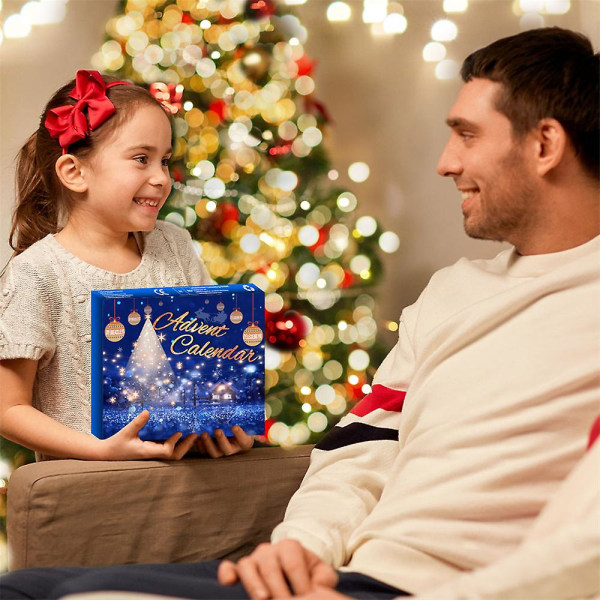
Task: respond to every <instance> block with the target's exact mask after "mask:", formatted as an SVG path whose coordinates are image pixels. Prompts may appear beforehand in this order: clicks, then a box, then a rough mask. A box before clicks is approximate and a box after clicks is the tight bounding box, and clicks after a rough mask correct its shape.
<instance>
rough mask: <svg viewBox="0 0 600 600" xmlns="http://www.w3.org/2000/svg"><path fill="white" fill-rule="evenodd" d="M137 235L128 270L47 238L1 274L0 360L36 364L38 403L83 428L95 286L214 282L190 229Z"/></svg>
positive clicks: (167, 226) (162, 227)
mask: <svg viewBox="0 0 600 600" xmlns="http://www.w3.org/2000/svg"><path fill="white" fill-rule="evenodd" d="M135 235H136V240H137V242H138V245H139V247H140V249H141V251H142V259H141V262H140V264H139V265H138V266H137V267H136V268H135V269H134V270H133V271H130V272H129V273H123V274H120V273H113V272H111V271H106V270H104V269H100V268H98V267H95V266H92V265H90V264H88V263H86V262H84V261H82V260H80V259H79V258H77V257H76V256H74V255H73V254H71V253H70V252H68V251H67V250H66V249H65V248H64V247H63V246H61V244H60V243H59V242H58V241H57V240H56V239H55V238H54V236H52V235H47V236H46V237H45V238H43V239H42V240H40V241H39V242H37V243H35V244H33V245H32V246H31V247H30V248H28V249H27V250H25V252H23V253H22V254H19V255H18V256H16V257H15V258H13V259H12V260H11V261H10V263H9V264H8V267H7V269H6V272H5V273H4V275H3V277H2V281H1V284H0V359H11V358H27V359H31V360H37V361H39V363H38V369H37V373H36V377H35V382H34V387H33V406H34V407H35V408H37V409H39V410H40V411H42V412H43V413H45V414H47V415H49V416H50V417H52V418H53V419H55V420H56V421H59V422H60V423H63V424H64V425H67V426H69V427H71V428H73V429H77V430H79V431H83V432H88V433H89V431H90V365H91V362H90V360H91V351H90V349H91V344H90V342H91V339H92V338H91V322H90V317H91V315H90V291H91V290H94V289H127V288H144V287H163V286H178V285H205V284H211V283H213V281H212V280H211V278H210V276H209V274H208V272H207V270H206V267H205V266H204V263H203V262H202V260H201V259H200V258H199V257H198V256H197V254H196V252H195V250H194V247H193V244H192V240H191V237H190V235H189V233H188V232H187V231H186V230H185V229H181V228H179V227H176V226H175V225H173V224H171V223H166V222H163V221H159V222H157V224H156V228H155V229H154V230H153V231H151V232H149V233H137V234H135ZM38 458H43V457H38Z"/></svg>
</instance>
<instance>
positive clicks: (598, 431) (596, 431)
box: [357, 405, 600, 450]
mask: <svg viewBox="0 0 600 600" xmlns="http://www.w3.org/2000/svg"><path fill="white" fill-rule="evenodd" d="M357 406H358V405H357ZM598 437H600V415H598V417H597V418H596V420H595V421H594V424H593V425H592V428H591V429H590V437H589V439H588V446H587V449H588V450H589V449H590V448H591V447H592V446H593V445H594V444H595V443H596V440H597V439H598Z"/></svg>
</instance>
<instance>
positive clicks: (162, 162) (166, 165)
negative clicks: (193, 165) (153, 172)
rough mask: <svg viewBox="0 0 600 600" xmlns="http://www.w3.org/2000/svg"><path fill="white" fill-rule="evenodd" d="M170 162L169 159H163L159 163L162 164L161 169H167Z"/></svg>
mask: <svg viewBox="0 0 600 600" xmlns="http://www.w3.org/2000/svg"><path fill="white" fill-rule="evenodd" d="M170 160H171V159H170V158H163V159H162V160H161V161H160V162H161V164H162V166H163V167H168V166H169V161H170Z"/></svg>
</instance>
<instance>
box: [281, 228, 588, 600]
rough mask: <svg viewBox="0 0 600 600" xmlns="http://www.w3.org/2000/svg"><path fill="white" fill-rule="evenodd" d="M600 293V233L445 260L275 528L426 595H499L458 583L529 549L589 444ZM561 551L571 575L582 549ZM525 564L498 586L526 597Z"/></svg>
mask: <svg viewBox="0 0 600 600" xmlns="http://www.w3.org/2000/svg"><path fill="white" fill-rule="evenodd" d="M599 308H600V238H596V239H594V240H592V241H590V242H588V243H587V244H584V245H582V246H580V247H577V248H574V249H571V250H567V251H565V252H559V253H555V254H548V255H537V256H519V255H518V254H517V253H516V252H514V251H511V250H508V251H505V252H502V253H500V254H499V255H498V256H497V257H496V258H495V259H493V260H481V261H468V260H465V259H462V260H460V261H459V262H458V263H456V264H455V265H454V266H452V267H450V268H447V269H444V270H442V271H440V272H438V273H436V274H435V275H434V277H433V278H432V280H431V281H430V283H429V285H428V286H427V288H426V289H425V291H424V292H423V294H422V295H421V297H420V298H419V300H418V301H417V302H416V303H415V304H414V305H413V306H410V307H408V308H406V309H405V310H404V311H403V313H402V317H401V320H400V334H399V341H398V344H397V345H396V347H395V348H394V349H393V350H392V352H391V353H390V354H389V355H388V356H387V358H386V359H385V360H384V362H383V363H382V365H381V367H380V368H379V370H378V372H377V374H376V376H375V379H374V382H373V392H372V393H371V394H369V395H368V396H367V397H365V398H364V399H363V400H362V401H361V402H360V403H358V404H357V405H356V406H355V407H354V409H353V410H352V412H351V413H350V414H349V415H347V416H346V417H344V418H343V419H342V420H341V421H340V423H339V424H338V426H337V427H335V428H334V429H333V430H332V431H331V432H330V433H329V434H328V435H327V436H326V437H325V438H324V439H323V440H322V441H321V442H320V443H319V444H318V445H317V448H316V449H315V450H314V452H313V456H312V459H311V466H310V468H309V470H308V473H307V475H306V477H305V480H304V482H303V484H302V486H301V487H300V489H299V491H298V492H297V493H296V494H295V496H294V497H293V498H292V500H291V502H290V504H289V506H288V510H287V512H286V516H285V520H284V522H283V523H282V524H280V525H279V526H278V527H277V528H276V529H275V531H274V533H273V538H272V539H273V541H278V540H280V539H283V538H286V537H290V538H295V539H297V540H299V541H300V542H302V543H303V544H304V545H305V546H306V547H307V548H309V549H311V550H312V551H314V552H316V553H317V554H318V555H319V556H321V557H322V558H323V559H324V560H325V561H327V562H329V563H330V564H332V565H333V566H334V567H336V568H339V567H343V568H344V570H350V571H357V572H360V573H364V574H366V575H369V576H371V577H374V578H376V579H379V580H381V581H383V582H385V583H388V584H390V585H393V586H395V587H398V588H400V589H403V590H406V591H408V592H411V593H413V594H416V595H418V594H420V593H424V592H426V591H427V592H428V593H430V594H431V596H428V597H431V598H459V597H460V598H463V597H465V598H467V597H468V598H480V597H481V598H483V597H486V596H485V594H484V593H483V592H482V593H481V594H480V592H481V586H480V585H479V587H478V585H477V580H475V583H473V582H471V585H469V583H468V581H467V584H464V581H463V584H462V586H459V587H460V589H462V590H465V589H468V590H470V591H469V594H467V595H464V596H463V595H460V592H459V591H457V590H459V588H452V585H451V584H452V582H453V581H455V580H456V579H457V577H458V576H459V575H461V574H465V573H469V574H476V573H477V572H478V570H481V569H484V568H486V567H490V566H493V565H494V564H496V563H499V562H501V561H502V560H503V559H506V558H507V557H509V556H510V555H511V554H512V553H514V552H515V551H516V550H517V549H518V548H519V545H520V544H521V542H522V541H523V540H524V539H525V537H526V535H527V532H528V530H529V529H530V527H531V525H532V523H533V522H534V520H535V519H536V517H537V516H538V514H539V513H540V511H541V510H542V508H543V507H544V505H545V504H546V502H548V500H549V499H550V498H551V497H552V496H553V494H554V493H555V492H556V490H557V488H558V487H559V486H560V484H561V482H562V481H563V480H564V479H565V478H566V477H567V475H568V474H569V472H570V471H571V469H572V468H573V466H574V465H575V464H576V462H577V461H578V460H579V459H580V458H581V457H582V456H583V454H584V451H585V446H586V441H587V438H586V435H587V432H588V430H589V428H590V426H591V425H592V422H593V421H594V418H595V417H596V415H597V414H598V412H600V373H599V358H600V310H599ZM590 485H592V486H597V485H598V481H597V480H596V481H592V482H591V483H590ZM596 525H597V526H598V523H596ZM595 534H596V538H595V539H596V540H597V539H598V531H597V529H596V531H595ZM563 542H564V540H563ZM584 545H585V548H584V549H583V550H582V552H583V553H584V554H585V552H587V557H588V558H589V553H590V551H591V550H590V542H589V540H588V543H587V544H584ZM597 546H598V545H597V544H596V547H592V550H593V552H592V553H593V554H594V553H595V557H596V561H597V557H598V553H599V552H600V550H599V549H598V547H597ZM555 550H556V548H555ZM555 554H556V557H555V558H556V561H557V562H556V564H554V565H551V569H550V571H551V573H553V574H555V575H556V574H557V573H558V575H557V576H558V577H560V573H561V568H562V566H561V560H563V561H566V560H567V557H566V556H565V554H567V553H564V554H563V553H561V552H560V551H559V552H555ZM521 560H524V559H523V558H521ZM530 560H531V563H532V564H530V565H528V567H529V568H532V569H534V572H535V566H536V565H535V564H534V563H535V559H532V558H531V557H530ZM581 560H585V559H583V558H582V559H581ZM545 567H546V571H545V572H544V573H543V575H540V578H539V582H540V583H541V581H542V580H545V581H546V580H547V578H548V567H549V565H545ZM510 573H511V570H510V568H508V569H507V570H504V571H501V577H500V578H499V579H500V583H499V584H498V585H499V586H500V587H499V588H498V585H497V586H496V588H494V589H495V591H496V592H498V589H499V590H500V591H499V595H497V596H494V597H497V598H502V597H503V596H502V594H503V590H504V591H505V592H506V593H505V594H504V597H505V598H512V597H515V596H514V595H513V593H512V592H514V589H515V585H514V581H512V582H511V581H510V577H511V575H510ZM482 579H483V578H482ZM497 582H498V580H496V583H497ZM480 583H481V580H480ZM444 584H446V586H447V587H445V588H439V590H440V594H436V588H438V586H442V585H444ZM503 585H504V586H505V587H504V588H503V587H502V586H503ZM448 586H450V587H448ZM534 587H535V586H534ZM453 590H454V591H453ZM508 590H510V591H508ZM530 591H531V589H530ZM530 597H531V598H536V596H535V595H531V596H530ZM538 597H544V596H538ZM546 597H547V596H546ZM560 597H562V596H560Z"/></svg>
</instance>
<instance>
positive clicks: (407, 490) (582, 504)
mask: <svg viewBox="0 0 600 600" xmlns="http://www.w3.org/2000/svg"><path fill="white" fill-rule="evenodd" d="M598 67H599V62H598V55H594V52H593V49H592V47H591V45H590V43H589V41H588V40H587V39H586V38H584V37H583V36H580V35H578V34H575V33H572V32H569V31H566V30H561V29H557V28H553V29H539V30H534V31H529V32H525V33H521V34H518V35H516V36H512V37H510V38H505V39H502V40H499V41H497V42H495V43H494V44H491V45H490V46H488V47H487V48H484V49H482V50H479V51H477V52H475V53H474V54H472V55H471V56H469V57H468V58H467V59H466V61H465V63H464V65H463V69H462V76H463V79H464V81H465V84H464V86H463V88H462V90H461V91H460V93H459V96H458V99H457V102H456V104H455V105H454V106H453V108H452V109H451V110H450V113H449V116H448V119H447V123H448V125H449V127H450V130H451V133H450V140H449V141H448V144H447V145H446V148H445V149H444V151H443V153H442V156H441V158H440V161H439V164H438V172H439V173H440V174H441V175H443V176H446V177H451V178H452V179H454V181H455V184H456V186H457V188H458V190H459V191H460V193H461V195H462V199H463V202H462V212H463V215H464V224H465V229H466V231H467V233H468V234H469V235H471V236H473V237H479V238H484V239H493V240H503V241H507V242H510V243H511V244H512V245H513V246H514V249H511V250H508V251H504V252H501V253H500V254H499V255H498V256H497V257H496V258H495V259H492V260H485V261H468V260H464V259H463V260H460V261H459V262H458V263H456V264H455V265H454V266H452V267H450V268H448V269H444V270H442V271H440V272H438V273H436V274H435V275H434V276H433V278H432V279H431V281H430V283H429V285H428V286H427V288H426V289H425V291H424V292H423V294H422V295H421V297H420V298H419V300H418V301H417V302H416V303H415V304H414V305H413V306H411V307H408V308H406V309H405V310H404V311H403V313H402V318H401V322H400V334H399V341H398V344H397V345H396V347H395V348H394V349H393V350H392V352H391V353H390V354H389V355H388V357H387V358H386V359H385V361H384V362H383V363H382V365H381V367H380V369H379V370H378V372H377V375H376V377H375V380H374V382H373V392H372V394H370V395H369V396H367V397H366V398H365V399H363V400H362V401H361V402H360V403H359V404H357V405H356V406H355V407H354V409H353V410H352V412H351V413H350V414H349V415H348V416H347V417H345V418H344V419H342V421H340V423H339V424H338V426H337V427H335V428H334V429H333V430H332V431H331V432H330V433H329V434H328V435H327V436H326V437H325V438H324V439H323V440H322V442H321V443H319V444H318V446H317V448H316V449H315V451H314V453H313V457H312V460H311V466H310V468H309V471H308V473H307V476H306V478H305V480H304V482H303V484H302V486H301V488H300V489H299V490H298V492H297V493H296V494H295V496H294V497H293V498H292V500H291V502H290V504H289V506H288V510H287V513H286V517H285V520H284V522H283V523H282V524H280V525H279V526H278V527H277V528H276V529H275V531H274V532H273V537H272V543H271V544H264V545H262V546H259V547H258V548H257V549H256V550H255V551H254V552H253V553H252V554H251V555H249V556H248V557H246V558H244V559H242V560H240V561H239V562H238V563H237V564H234V563H231V562H227V561H225V562H223V563H221V564H220V566H219V568H218V579H219V581H220V582H221V583H222V584H224V585H225V586H231V587H223V586H221V587H218V586H216V585H215V583H214V581H212V582H211V581H210V580H209V579H210V573H209V571H210V569H212V572H214V570H215V569H216V566H215V565H212V566H210V567H208V566H206V565H204V566H199V565H195V566H192V565H164V566H158V567H157V566H154V567H151V568H150V569H151V570H149V569H148V568H147V567H144V566H143V565H136V566H133V567H115V568H109V569H105V570H102V571H100V570H78V571H73V570H68V569H64V570H61V569H55V570H45V571H43V570H34V571H28V572H27V577H28V578H29V581H33V579H32V578H34V579H35V582H36V583H35V586H36V587H35V590H36V591H34V592H32V591H31V590H32V589H34V588H33V587H31V586H32V585H33V584H31V583H30V584H26V583H25V582H24V575H23V574H21V575H20V574H19V573H15V574H14V575H12V576H8V577H7V578H6V579H5V580H4V581H3V584H4V585H5V586H6V590H7V591H6V592H3V593H4V594H5V595H4V596H3V597H6V598H9V597H40V594H41V593H42V592H41V591H40V590H43V591H44V593H46V597H59V596H60V595H61V594H64V593H67V592H76V591H81V590H96V589H125V590H140V591H152V592H154V593H165V594H169V595H181V596H185V597H190V598H192V597H193V598H214V597H222V598H242V597H247V595H249V596H250V597H252V598H254V599H257V600H263V599H266V598H272V597H286V596H289V595H291V594H299V595H302V594H309V595H310V596H311V597H313V598H325V597H331V598H334V597H338V598H339V597H340V595H339V594H338V592H336V591H334V590H333V588H336V589H337V590H338V591H340V592H343V593H345V594H349V595H350V596H352V597H356V598H373V599H375V598H380V599H383V598H393V597H397V596H402V595H414V596H415V597H416V598H418V599H419V600H425V599H433V598H455V599H458V598H466V597H473V598H475V597H476V598H497V599H499V598H518V597H524V598H525V597H526V598H536V597H537V598H539V597H544V598H548V597H551V598H568V597H573V596H578V595H579V596H582V595H589V594H594V593H597V592H598V591H600V589H599V587H600V586H599V584H598V579H597V574H596V569H597V566H598V560H599V555H600V550H599V548H598V546H599V544H598V531H597V528H598V524H597V520H596V521H595V520H594V519H597V515H595V514H594V512H593V510H592V509H591V507H593V506H594V502H592V501H591V500H593V499H594V497H595V496H597V495H598V494H597V486H598V484H597V477H596V478H595V479H594V478H593V477H591V478H590V477H589V475H588V473H592V474H593V473H594V470H593V469H594V467H595V466H597V462H590V460H591V459H595V457H597V456H598V453H599V452H600V446H597V447H595V449H593V450H592V451H590V454H589V455H588V457H586V458H585V459H583V460H582V457H583V456H584V454H585V446H586V433H587V431H588V430H589V428H590V426H591V425H592V422H593V421H594V418H595V417H596V415H597V414H598V412H600V405H599V398H600V393H599V392H600V374H599V372H598V358H599V356H600V338H599V332H600V311H599V310H598V308H599V307H600V236H599V234H600V200H599V198H600V194H599V192H600V182H599V158H598V140H599V125H598V121H599V108H598V99H599V97H600V93H599V83H598V74H599V69H598ZM578 462H580V464H579V466H578V467H577V470H576V472H574V473H573V474H572V475H571V476H570V477H569V473H571V472H572V471H573V469H574V466H575V465H576V464H577V463H578ZM581 469H583V475H581V473H582V471H581ZM582 478H583V480H584V483H587V484H588V488H585V486H583V488H584V489H583V492H582V495H580V497H578V498H577V499H576V500H575V504H577V506H576V508H575V509H574V510H573V511H572V513H571V514H570V515H569V516H566V515H565V514H564V510H563V509H564V503H565V497H566V498H567V500H568V501H572V500H573V498H572V494H571V492H572V490H573V489H577V490H581V489H582V484H581V480H582ZM565 486H566V487H565ZM557 503H558V505H557ZM545 505H547V508H546V511H544V514H543V515H542V516H541V517H540V516H539V515H540V513H541V512H542V510H543V509H544V507H545ZM595 505H596V506H597V503H596V504H595ZM557 506H558V508H557ZM19 577H20V579H19ZM142 579H144V580H145V581H142ZM28 585H29V586H30V587H29V588H28V587H27V586H28ZM9 588H10V590H11V591H10V592H8V590H9ZM27 589H29V590H30V591H29V592H28V593H29V596H27V595H26V593H27V592H26V591H24V590H27ZM244 589H245V590H246V592H244ZM17 590H21V593H23V594H24V595H19V592H17ZM35 594H37V595H35ZM246 594H247V595H246Z"/></svg>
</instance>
